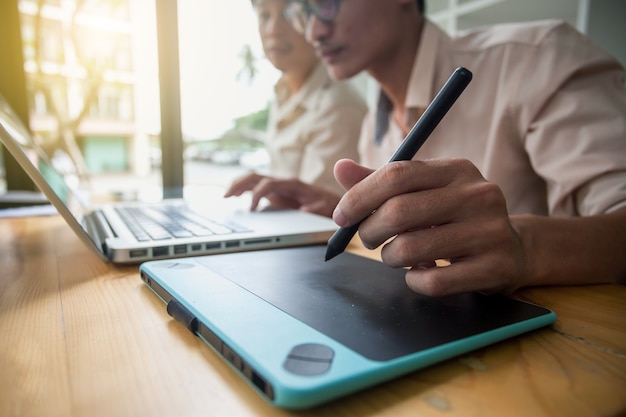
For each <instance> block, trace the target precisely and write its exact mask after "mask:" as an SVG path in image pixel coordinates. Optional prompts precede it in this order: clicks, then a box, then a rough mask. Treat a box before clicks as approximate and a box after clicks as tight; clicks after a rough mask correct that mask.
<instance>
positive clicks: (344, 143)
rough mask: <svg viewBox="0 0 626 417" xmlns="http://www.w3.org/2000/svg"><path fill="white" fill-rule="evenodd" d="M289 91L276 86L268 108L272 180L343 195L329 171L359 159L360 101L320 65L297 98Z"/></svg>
mask: <svg viewBox="0 0 626 417" xmlns="http://www.w3.org/2000/svg"><path fill="white" fill-rule="evenodd" d="M287 88H288V87H287V85H286V83H284V82H283V81H282V80H279V81H278V83H277V84H276V87H275V91H276V100H275V101H274V103H273V104H272V106H271V107H270V117H269V122H268V142H267V147H268V151H269V154H270V174H271V175H273V176H276V177H279V178H294V177H295V178H299V179H300V180H301V181H303V182H306V183H312V184H316V185H320V186H323V187H326V188H329V189H331V190H334V191H336V192H339V193H343V192H344V190H343V188H341V186H340V185H339V184H338V183H337V181H336V180H335V177H334V175H333V167H334V165H335V162H336V161H337V160H339V159H341V158H350V159H354V160H356V159H357V158H358V150H357V148H358V140H359V135H360V131H361V124H362V122H363V117H364V116H365V114H366V112H367V105H366V103H365V100H364V98H363V97H362V96H361V95H360V94H359V93H358V92H357V91H356V89H355V88H354V87H353V86H352V85H350V84H349V83H347V82H338V81H333V80H332V79H331V78H330V77H329V75H328V73H327V72H326V69H325V68H324V66H323V65H322V64H318V65H317V66H316V68H315V69H314V70H313V72H312V73H311V75H310V77H309V78H308V79H307V81H306V83H305V84H304V85H303V87H302V88H301V89H300V90H298V91H297V92H296V93H295V94H293V95H289V91H288V90H287Z"/></svg>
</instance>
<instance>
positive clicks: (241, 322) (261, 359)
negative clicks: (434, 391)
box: [140, 246, 556, 409]
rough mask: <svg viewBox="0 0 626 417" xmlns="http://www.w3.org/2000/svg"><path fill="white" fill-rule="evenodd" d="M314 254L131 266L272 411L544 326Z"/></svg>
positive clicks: (471, 297)
mask: <svg viewBox="0 0 626 417" xmlns="http://www.w3.org/2000/svg"><path fill="white" fill-rule="evenodd" d="M325 250H326V247H325V246H309V247H299V248H289V249H275V250H267V251H255V252H241V253H231V254H219V255H212V256H204V257H194V258H184V259H178V260H176V259H175V260H161V261H150V262H146V263H144V264H142V265H141V267H140V271H141V277H142V279H143V281H144V282H145V283H146V284H147V285H148V286H149V287H150V288H151V289H152V290H153V291H154V292H155V293H156V294H157V295H158V296H159V297H161V298H162V299H163V301H165V303H167V311H168V313H169V314H170V315H172V316H173V317H174V318H175V319H177V320H179V321H181V322H182V323H184V324H185V326H187V327H188V328H189V329H190V330H191V331H192V332H194V333H195V334H197V335H198V336H199V337H200V338H202V339H203V340H204V341H205V342H206V343H207V344H208V345H209V346H211V347H212V348H213V349H214V350H215V351H217V352H218V353H219V354H221V355H222V357H223V358H224V359H225V360H226V361H228V362H229V363H230V364H231V365H232V367H233V368H234V369H235V370H236V371H237V372H238V373H239V374H240V375H241V376H242V377H243V378H245V379H246V380H248V381H249V382H250V384H251V386H252V387H254V389H256V390H257V391H258V392H259V393H260V394H261V395H262V396H264V397H265V398H266V399H267V400H268V401H269V402H271V403H272V404H274V405H276V406H279V407H285V408H293V409H301V408H309V407H313V406H316V405H319V404H322V403H324V402H327V401H330V400H332V399H335V398H339V397H341V396H345V395H347V394H349V393H352V392H355V391H358V390H361V389H363V388H366V387H369V386H372V385H375V384H378V383H382V382H384V381H388V380H390V379H393V378H396V377H398V376H400V375H403V374H406V373H409V372H412V371H415V370H418V369H421V368H424V367H426V366H429V365H432V364H434V363H437V362H441V361H443V360H445V359H448V358H451V357H454V356H457V355H461V354H463V353H466V352H468V351H471V350H474V349H477V348H480V347H483V346H486V345H489V344H492V343H495V342H498V341H501V340H504V339H507V338H510V337H513V336H516V335H519V334H521V333H524V332H528V331H531V330H534V329H537V328H539V327H542V326H546V325H549V324H550V323H552V322H554V320H555V319H556V315H555V314H554V313H553V312H552V311H550V310H548V309H545V308H543V307H540V306H537V305H534V304H530V303H526V302H523V301H519V300H514V299H512V298H508V297H504V296H487V295H483V294H478V293H471V294H463V295H457V296H449V297H443V298H431V297H427V296H423V295H420V294H416V293H414V292H412V291H411V290H410V289H409V288H408V287H407V285H406V283H405V280H404V274H405V272H406V271H405V270H403V269H393V268H390V267H388V266H386V265H385V264H383V263H381V262H378V261H375V260H371V259H367V258H363V257H360V256H357V255H354V254H351V253H344V254H341V255H340V256H337V257H336V258H335V259H333V260H332V262H324V261H323V259H324V253H325Z"/></svg>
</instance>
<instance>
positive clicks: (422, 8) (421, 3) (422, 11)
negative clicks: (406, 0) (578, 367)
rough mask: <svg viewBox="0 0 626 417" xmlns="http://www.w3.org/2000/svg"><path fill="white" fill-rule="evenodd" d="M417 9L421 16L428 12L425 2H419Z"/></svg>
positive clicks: (419, 0)
mask: <svg viewBox="0 0 626 417" xmlns="http://www.w3.org/2000/svg"><path fill="white" fill-rule="evenodd" d="M417 9H418V10H419V11H420V13H421V14H424V12H425V11H426V5H425V4H424V0H417Z"/></svg>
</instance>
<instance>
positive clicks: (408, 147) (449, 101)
mask: <svg viewBox="0 0 626 417" xmlns="http://www.w3.org/2000/svg"><path fill="white" fill-rule="evenodd" d="M471 80H472V73H471V72H470V71H469V70H468V69H467V68H463V67H459V68H457V69H456V70H454V72H453V73H452V75H451V76H450V78H448V81H446V83H445V84H444V86H443V87H442V88H441V90H439V93H437V95H436V96H435V98H434V99H433V101H432V102H431V103H430V104H429V105H428V107H427V108H426V110H425V111H424V113H423V114H422V117H420V118H419V120H418V121H417V122H416V123H415V125H414V126H413V128H411V131H410V132H409V134H408V135H407V136H406V138H404V140H403V141H402V144H401V145H400V147H399V148H398V149H397V150H396V152H395V153H394V154H393V156H392V157H391V159H390V160H389V162H394V161H408V160H410V159H412V158H413V157H414V156H415V154H416V153H417V151H418V150H419V148H421V147H422V145H423V144H424V142H426V139H428V136H430V134H431V133H432V131H433V130H434V129H435V127H437V125H438V124H439V122H440V121H441V119H443V116H445V115H446V113H447V112H448V110H450V108H451V107H452V105H453V104H454V102H455V101H456V100H457V99H458V98H459V96H460V95H461V93H462V92H463V90H465V87H467V85H468V84H469V83H470V81H471ZM360 224H361V222H358V223H357V224H354V225H352V226H350V227H340V228H339V229H337V231H336V232H335V233H334V234H333V235H332V236H331V237H330V239H328V246H327V248H326V260H327V261H328V260H331V259H332V258H334V257H335V256H337V255H339V254H340V253H342V252H343V251H344V250H345V249H346V247H347V246H348V243H350V240H352V238H353V237H354V235H355V234H356V231H357V230H358V229H359V225H360Z"/></svg>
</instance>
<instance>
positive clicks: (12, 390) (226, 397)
mask: <svg viewBox="0 0 626 417" xmlns="http://www.w3.org/2000/svg"><path fill="white" fill-rule="evenodd" d="M351 250H353V251H357V252H359V251H360V252H364V253H365V250H364V249H362V248H359V247H358V245H352V246H351ZM375 255H376V254H375V253H374V256H375ZM137 271H138V270H137V267H136V266H129V267H115V266H113V265H110V264H106V263H104V262H102V261H100V260H99V259H98V258H97V257H96V256H95V255H92V254H91V253H90V252H89V251H88V250H87V248H86V247H85V246H84V245H83V244H82V243H81V242H80V241H79V240H78V239H77V238H76V237H75V236H74V235H73V233H72V232H71V230H70V229H69V227H68V226H67V225H66V224H65V223H64V222H63V221H62V220H61V218H60V217H58V216H53V217H32V218H17V219H0V416H2V417H4V416H46V417H53V416H63V417H69V416H93V417H96V416H115V417H119V416H133V417H138V416H150V417H156V416H166V417H174V416H176V417H181V416H252V415H254V416H258V415H261V416H270V415H272V416H274V415H277V416H281V415H283V416H284V415H305V416H308V415H311V416H313V415H315V416H317V415H320V416H333V417H335V416H382V415H386V416H394V417H396V416H398V417H401V416H418V415H419V416H457V415H459V416H516V415H520V416H568V417H573V416H614V415H620V414H621V415H624V413H626V287H623V286H619V285H598V286H586V287H560V288H533V289H525V290H523V291H519V292H518V293H517V294H516V296H517V297H519V298H522V299H525V300H530V301H532V302H535V303H538V304H541V305H544V306H546V307H549V308H551V309H553V310H554V311H555V312H556V313H557V315H558V316H559V319H558V321H557V322H556V323H555V324H554V326H552V327H550V328H544V329H541V330H538V331H535V332H532V333H529V334H526V335H524V336H521V337H517V338H515V339H512V340H509V341H506V342H502V343H499V344H496V345H494V346H490V347H488V348H484V349H480V350H478V351H475V352H472V353H471V354H468V355H465V356H462V357H459V358H455V359H451V360H449V361H446V362H444V363H442V364H439V365H436V366H433V367H430V368H428V369H425V370H422V371H419V372H415V373H413V374H411V375H408V376H406V377H403V378H400V379H398V380H396V381H393V382H389V383H386V384H383V385H381V386H378V387H375V388H372V389H369V390H366V391H364V392H361V393H358V394H355V395H352V396H350V397H348V398H345V399H342V400H338V401H335V402H333V403H331V404H328V405H326V406H322V407H319V408H316V409H313V410H310V411H306V412H300V413H292V412H288V411H284V410H280V409H276V408H274V407H272V406H271V405H269V404H267V403H266V402H265V401H264V400H263V399H262V398H261V397H260V396H259V395H257V394H256V393H255V392H254V391H253V390H252V388H250V387H249V386H248V385H247V383H245V382H244V381H243V380H242V379H241V378H239V377H238V376H237V375H236V374H235V372H234V371H232V370H231V369H230V368H229V367H228V366H227V365H226V364H225V363H224V362H223V361H222V360H221V359H220V358H219V357H218V356H217V355H216V354H215V353H214V352H213V351H212V350H211V349H210V348H208V347H207V346H206V345H204V343H202V342H201V341H200V340H199V339H198V338H197V337H194V336H193V335H192V334H191V333H190V332H189V331H188V330H186V329H185V328H184V327H183V326H182V325H181V324H179V323H178V322H175V321H174V320H173V319H171V318H170V317H169V316H168V315H167V313H166V311H165V306H164V304H163V303H162V302H161V301H160V300H159V299H158V298H157V297H156V296H155V295H154V294H152V292H151V291H150V290H149V289H148V288H147V287H146V286H145V285H144V284H143V283H142V282H141V280H140V279H139V274H138V272H137Z"/></svg>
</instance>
